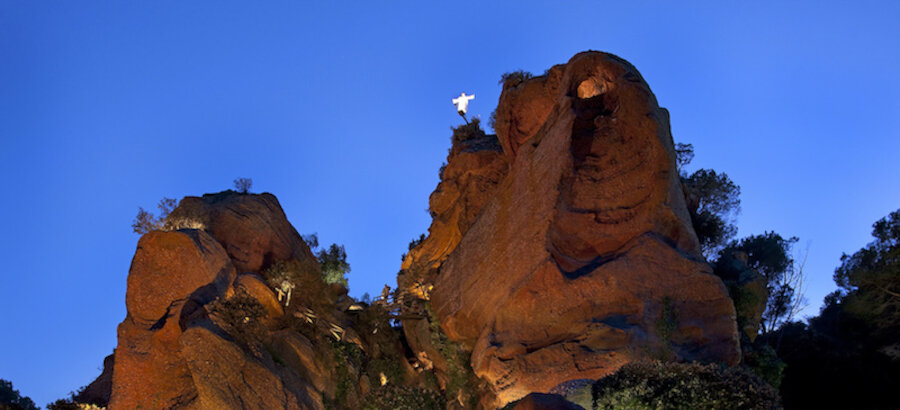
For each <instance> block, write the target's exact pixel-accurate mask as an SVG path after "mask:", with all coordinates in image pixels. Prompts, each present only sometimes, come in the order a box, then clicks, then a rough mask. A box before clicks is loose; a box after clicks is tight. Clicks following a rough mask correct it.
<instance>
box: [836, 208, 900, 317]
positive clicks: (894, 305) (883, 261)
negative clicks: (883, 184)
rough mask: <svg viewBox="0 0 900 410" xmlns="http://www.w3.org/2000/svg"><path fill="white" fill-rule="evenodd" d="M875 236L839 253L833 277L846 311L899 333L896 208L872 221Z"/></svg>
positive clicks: (899, 217) (898, 213) (899, 221)
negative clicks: (861, 245)
mask: <svg viewBox="0 0 900 410" xmlns="http://www.w3.org/2000/svg"><path fill="white" fill-rule="evenodd" d="M872 228H873V229H872V236H873V237H875V240H874V241H872V242H871V243H869V244H868V245H866V246H865V247H864V248H862V249H860V250H859V251H857V252H856V253H854V254H853V255H847V254H844V255H843V256H841V266H840V267H838V268H837V269H836V270H835V273H834V281H835V282H836V283H837V285H838V287H840V289H841V291H842V293H843V301H844V303H845V304H846V308H847V310H848V311H849V312H850V313H853V314H855V315H857V316H858V317H860V318H862V319H864V320H866V321H867V322H869V323H871V324H872V325H873V326H875V327H876V328H878V329H894V333H900V331H897V330H896V329H900V209H898V210H896V211H894V212H891V213H890V215H888V216H886V217H884V218H882V219H880V220H878V221H877V222H875V224H873V225H872Z"/></svg>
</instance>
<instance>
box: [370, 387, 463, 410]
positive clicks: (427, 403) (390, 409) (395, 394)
mask: <svg viewBox="0 0 900 410" xmlns="http://www.w3.org/2000/svg"><path fill="white" fill-rule="evenodd" d="M365 403H366V404H365V405H364V407H363V409H365V410H442V409H444V407H445V405H446V402H445V401H444V398H443V397H441V394H440V393H438V392H436V391H434V390H431V389H423V388H420V387H410V386H401V385H395V384H386V385H384V386H379V387H377V388H375V389H373V390H372V391H371V392H370V393H369V394H368V395H367V396H366V399H365Z"/></svg>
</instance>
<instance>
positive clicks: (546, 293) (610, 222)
mask: <svg viewBox="0 0 900 410" xmlns="http://www.w3.org/2000/svg"><path fill="white" fill-rule="evenodd" d="M547 95H552V96H553V97H552V100H551V101H552V104H548V103H547V97H546V96H547ZM529 96H534V97H529ZM497 114H498V115H497V119H498V124H499V125H498V136H499V139H500V141H501V143H502V144H503V146H504V149H505V150H506V153H507V157H509V158H511V160H512V164H511V167H510V170H509V173H508V175H506V176H505V178H504V179H503V180H502V182H500V183H499V184H498V185H497V188H496V189H495V191H494V192H492V193H490V195H486V196H490V198H489V200H488V201H487V202H486V205H484V207H483V208H482V209H480V213H479V215H478V216H477V218H475V219H474V223H473V224H472V225H471V227H469V228H468V229H467V230H464V231H462V232H461V233H460V235H461V239H460V240H459V241H458V245H457V246H455V247H453V249H450V251H451V252H447V253H448V254H449V256H447V257H446V261H444V262H443V264H441V265H440V269H439V274H438V275H437V279H436V280H435V283H434V290H433V293H432V300H431V302H432V306H433V308H434V310H435V312H436V313H437V316H438V317H439V318H440V320H441V325H442V328H443V329H444V331H445V332H446V333H447V334H448V336H449V337H450V338H451V339H453V340H456V341H461V342H463V343H465V344H466V345H467V346H469V347H471V348H472V349H473V351H472V362H471V363H472V367H473V369H474V370H475V372H476V374H478V375H479V376H480V377H482V378H484V379H486V380H487V381H488V382H490V383H491V384H492V385H493V388H494V390H495V392H496V393H497V395H498V398H499V402H500V403H506V402H509V401H512V400H515V399H518V398H520V397H522V396H524V395H526V394H528V393H530V392H547V391H549V390H550V389H551V388H553V387H554V386H556V385H558V384H560V383H562V382H565V381H568V380H573V379H596V378H600V377H602V376H605V375H607V374H609V373H611V372H613V371H615V370H616V369H617V368H618V367H620V366H621V365H622V364H624V363H627V362H629V361H632V360H636V359H642V358H647V357H650V358H670V359H676V358H678V359H687V360H692V359H698V360H718V361H722V362H725V363H729V364H736V363H737V362H738V360H739V347H738V338H737V330H736V325H735V319H734V316H735V313H734V307H733V304H732V302H731V300H730V299H729V298H728V296H727V292H726V289H725V287H724V285H723V284H722V282H721V281H720V280H719V279H718V278H717V277H716V276H714V275H713V274H712V272H711V269H710V267H709V266H708V265H707V264H706V263H705V262H704V260H703V258H702V257H701V256H700V252H699V244H698V243H697V239H696V236H695V234H694V233H693V230H692V228H691V224H690V220H689V216H688V213H687V210H686V208H685V204H684V196H683V193H682V191H681V185H680V182H679V179H678V175H677V173H676V171H675V163H674V149H673V142H672V137H671V135H670V131H669V122H668V115H667V112H666V111H665V110H664V109H662V108H659V107H658V106H657V103H656V99H655V97H654V96H653V94H652V92H651V91H650V89H649V87H648V86H647V84H646V83H645V82H644V80H643V78H641V76H640V74H639V73H638V72H637V71H636V70H635V69H634V67H632V66H631V65H630V64H628V63H627V62H625V61H624V60H621V59H619V58H617V57H615V56H612V55H609V54H605V53H599V52H588V53H581V54H578V55H576V56H575V57H573V58H572V60H570V61H569V63H568V64H566V65H565V66H557V67H554V69H552V70H551V71H550V73H549V74H548V76H547V77H538V78H536V79H532V80H528V81H525V82H523V83H521V84H519V85H518V86H516V87H513V88H507V89H506V90H504V93H503V95H502V96H501V98H500V106H499V107H498V109H497ZM431 234H432V236H434V235H435V232H434V231H432V232H431ZM430 239H431V238H429V240H430ZM436 241H438V239H436ZM451 242H452V241H451Z"/></svg>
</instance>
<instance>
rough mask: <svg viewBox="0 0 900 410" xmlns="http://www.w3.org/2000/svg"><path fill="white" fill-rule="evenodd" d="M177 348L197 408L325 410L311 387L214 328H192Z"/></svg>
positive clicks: (183, 335)
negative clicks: (251, 353) (186, 371)
mask: <svg viewBox="0 0 900 410" xmlns="http://www.w3.org/2000/svg"><path fill="white" fill-rule="evenodd" d="M180 345H181V352H182V355H183V357H184V360H185V362H186V363H187V367H188V368H189V369H190V374H191V377H192V381H193V383H194V385H195V386H196V391H197V398H196V402H197V404H198V406H199V408H203V409H324V408H325V407H324V406H323V405H322V402H321V398H320V397H319V395H318V393H316V392H315V390H314V389H313V388H312V387H311V386H309V385H308V384H306V383H305V382H303V381H302V380H300V379H299V378H291V377H287V375H285V374H278V373H277V372H275V371H273V370H272V369H270V368H268V367H266V366H265V365H263V364H262V363H260V362H259V361H257V360H255V359H254V358H253V357H252V356H248V355H247V354H246V353H245V352H244V351H243V350H241V348H240V347H238V346H236V345H235V344H234V343H231V342H230V341H228V340H226V339H225V338H223V337H222V336H221V335H219V334H217V331H216V330H215V329H214V328H209V327H207V326H193V327H191V328H190V329H187V330H186V331H185V332H184V334H182V335H181V338H180Z"/></svg>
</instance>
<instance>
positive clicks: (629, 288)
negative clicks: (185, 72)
mask: <svg viewBox="0 0 900 410" xmlns="http://www.w3.org/2000/svg"><path fill="white" fill-rule="evenodd" d="M494 128H495V129H496V132H497V134H496V135H491V134H486V133H485V132H484V131H483V130H482V129H481V128H480V124H479V123H478V121H473V122H472V123H469V124H467V125H462V126H460V127H457V128H456V129H454V134H453V139H452V146H451V149H450V152H449V155H448V158H447V164H446V165H445V167H443V168H442V170H441V181H440V183H439V184H438V186H437V188H436V189H435V191H434V193H433V194H432V195H431V197H430V212H431V215H432V218H433V222H432V225H431V227H430V228H429V233H428V235H427V237H423V238H422V239H421V240H419V241H415V242H414V243H412V244H411V247H410V250H409V253H408V254H407V256H406V257H405V259H404V261H403V264H402V266H401V271H400V273H399V275H398V277H397V283H398V289H396V290H394V291H392V292H391V291H387V290H386V292H385V293H384V295H382V297H379V298H377V299H376V300H374V301H356V300H353V299H352V298H350V297H349V296H347V289H346V288H345V287H344V286H343V285H341V283H340V281H338V283H333V282H334V281H333V280H332V281H331V282H332V283H328V281H327V280H326V277H327V276H328V275H324V276H323V271H322V266H324V265H321V264H320V263H322V262H321V261H320V260H319V259H318V258H321V257H322V256H317V254H316V253H314V251H313V250H311V249H310V244H312V246H317V245H316V244H315V243H312V242H311V241H310V242H309V243H308V242H307V241H304V238H302V237H301V236H300V235H299V234H298V233H297V230H296V229H295V228H294V227H293V226H291V224H290V223H289V222H288V220H287V217H286V216H285V214H284V212H283V210H282V209H281V206H280V205H279V203H278V200H277V199H276V198H275V197H274V196H272V195H270V194H259V195H256V194H247V193H238V192H234V191H225V192H221V193H218V194H207V195H204V196H202V197H187V198H184V199H182V200H181V201H180V202H179V204H178V206H177V208H175V209H174V210H173V211H172V212H171V213H170V214H169V215H168V216H167V217H166V218H165V220H164V223H162V224H161V225H160V226H158V227H157V228H159V229H158V230H155V231H152V232H149V233H146V234H144V235H143V236H142V237H141V238H140V240H139V242H138V245H137V250H136V252H135V255H134V259H133V262H132V265H131V269H130V272H129V275H128V287H127V293H126V295H125V300H126V306H127V316H126V317H125V319H124V321H123V322H122V323H121V324H120V325H119V328H118V337H119V339H118V347H117V348H116V350H115V352H114V354H113V355H112V356H111V357H109V358H108V359H107V360H106V361H105V367H106V369H105V371H104V373H103V375H102V376H101V378H100V379H98V381H97V382H95V383H94V384H92V385H91V386H89V387H90V388H89V389H87V390H86V391H87V392H88V393H90V395H91V397H92V399H91V401H92V402H94V403H98V404H102V405H108V407H109V408H113V409H136V408H191V409H193V408H196V409H224V408H243V409H260V408H266V409H274V408H286V409H287V408H291V409H324V408H339V409H359V408H372V409H379V408H423V409H424V408H428V409H438V408H441V409H443V408H451V409H461V408H484V409H493V408H500V407H503V406H504V405H507V404H509V403H513V402H516V401H518V403H517V404H516V406H518V407H516V408H578V406H577V405H575V404H573V403H571V402H569V401H568V400H567V397H569V396H565V397H564V395H565V394H566V392H570V391H572V390H573V389H575V388H576V387H577V386H588V387H589V386H590V383H592V382H593V381H595V380H598V379H601V378H603V377H605V376H608V375H610V374H612V373H614V372H615V371H616V370H618V369H619V368H620V367H622V366H623V365H625V364H628V363H632V362H639V361H643V360H645V359H651V360H657V361H663V362H665V361H700V362H718V363H724V364H726V365H735V364H737V363H738V362H739V361H740V358H741V351H740V345H739V333H738V327H737V322H736V313H735V307H734V303H733V302H732V300H731V299H730V298H729V294H728V291H727V290H726V286H725V285H724V284H723V282H722V280H721V279H720V278H719V277H717V276H715V275H714V274H713V273H712V270H711V268H710V266H709V264H707V262H706V261H705V260H704V258H703V256H702V255H701V251H700V245H699V243H698V240H697V237H696V234H695V233H694V230H693V228H692V225H691V220H690V216H689V212H688V208H687V205H686V201H685V194H684V192H683V190H682V185H681V182H680V179H679V176H678V172H677V170H676V163H675V151H674V146H673V145H674V144H673V140H672V136H671V133H670V130H669V116H668V112H667V111H666V110H665V109H663V108H660V107H659V106H658V104H657V101H656V98H655V96H654V95H653V93H652V92H651V91H650V88H649V86H648V85H647V83H646V82H645V81H644V79H643V78H642V77H641V75H640V73H638V71H637V70H636V69H635V68H634V67H633V66H632V65H631V64H629V63H628V62H626V61H624V60H622V59H621V58H618V57H616V56H613V55H610V54H606V53H601V52H584V53H580V54H578V55H576V56H574V57H573V58H572V59H571V60H570V61H569V62H568V63H566V64H562V65H557V66H554V67H552V68H551V69H550V70H548V71H547V73H546V74H545V75H542V76H537V77H531V76H528V75H524V74H523V73H520V74H519V75H510V76H508V77H506V78H505V81H504V85H503V92H502V94H501V96H500V101H499V104H498V107H497V111H496V117H495V122H494ZM319 255H322V254H319ZM741 283H743V282H741ZM757 316H758V314H755V315H749V316H748V319H746V320H744V322H752V321H753V319H754V317H757ZM756 320H757V321H758V319H756ZM742 326H743V325H742ZM748 326H749V327H748V329H750V331H752V330H753V329H754V328H753V327H752V323H751V324H749V325H748ZM573 386H575V387H573ZM579 394H581V396H584V390H583V389H582V390H581V393H579ZM589 396H590V394H588V397H589Z"/></svg>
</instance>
